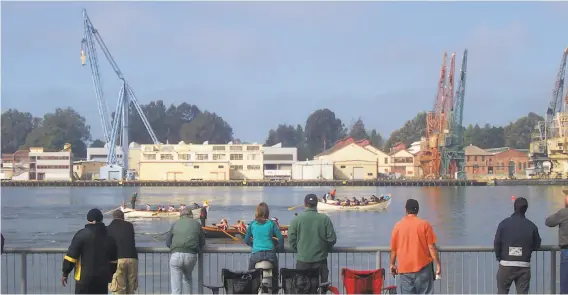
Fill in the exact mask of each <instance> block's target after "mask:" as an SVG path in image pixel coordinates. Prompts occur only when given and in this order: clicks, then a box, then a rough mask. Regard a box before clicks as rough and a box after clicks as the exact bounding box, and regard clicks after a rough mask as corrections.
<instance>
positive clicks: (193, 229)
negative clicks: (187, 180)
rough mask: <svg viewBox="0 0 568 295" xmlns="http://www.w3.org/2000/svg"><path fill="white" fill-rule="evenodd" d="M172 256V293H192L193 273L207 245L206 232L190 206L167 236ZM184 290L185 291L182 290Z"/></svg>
mask: <svg viewBox="0 0 568 295" xmlns="http://www.w3.org/2000/svg"><path fill="white" fill-rule="evenodd" d="M166 246H168V248H170V252H171V253H172V255H171V258H170V275H171V277H170V280H171V285H172V294H189V293H191V291H192V290H191V273H192V272H193V268H194V267H195V264H196V263H197V255H198V254H199V253H201V252H202V251H203V247H205V233H204V232H203V229H202V228H201V225H200V224H199V222H197V221H196V220H194V219H193V214H192V213H191V210H190V209H189V208H185V209H183V210H182V211H181V212H180V219H179V220H178V221H176V222H175V223H174V224H173V225H172V228H171V229H170V231H169V232H168V235H167V237H166ZM182 291H183V292H182Z"/></svg>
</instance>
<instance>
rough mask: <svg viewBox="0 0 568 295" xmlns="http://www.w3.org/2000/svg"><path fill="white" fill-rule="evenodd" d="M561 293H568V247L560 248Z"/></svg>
mask: <svg viewBox="0 0 568 295" xmlns="http://www.w3.org/2000/svg"><path fill="white" fill-rule="evenodd" d="M560 294H568V249H562V250H560Z"/></svg>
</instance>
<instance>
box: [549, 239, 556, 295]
mask: <svg viewBox="0 0 568 295" xmlns="http://www.w3.org/2000/svg"><path fill="white" fill-rule="evenodd" d="M550 294H556V250H555V249H553V250H550Z"/></svg>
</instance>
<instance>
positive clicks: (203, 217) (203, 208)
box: [199, 207, 207, 219]
mask: <svg viewBox="0 0 568 295" xmlns="http://www.w3.org/2000/svg"><path fill="white" fill-rule="evenodd" d="M199 218H200V219H207V208H205V207H201V214H200V215H199Z"/></svg>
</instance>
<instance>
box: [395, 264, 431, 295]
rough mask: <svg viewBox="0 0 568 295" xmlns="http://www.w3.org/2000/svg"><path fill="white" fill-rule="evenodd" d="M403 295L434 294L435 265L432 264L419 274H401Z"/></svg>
mask: <svg viewBox="0 0 568 295" xmlns="http://www.w3.org/2000/svg"><path fill="white" fill-rule="evenodd" d="M400 282H401V283H400V291H401V292H400V293H401V294H434V264H432V263H431V262H430V263H428V264H427V265H426V266H424V267H423V268H422V269H421V270H419V271H418V272H411V273H404V274H400Z"/></svg>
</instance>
